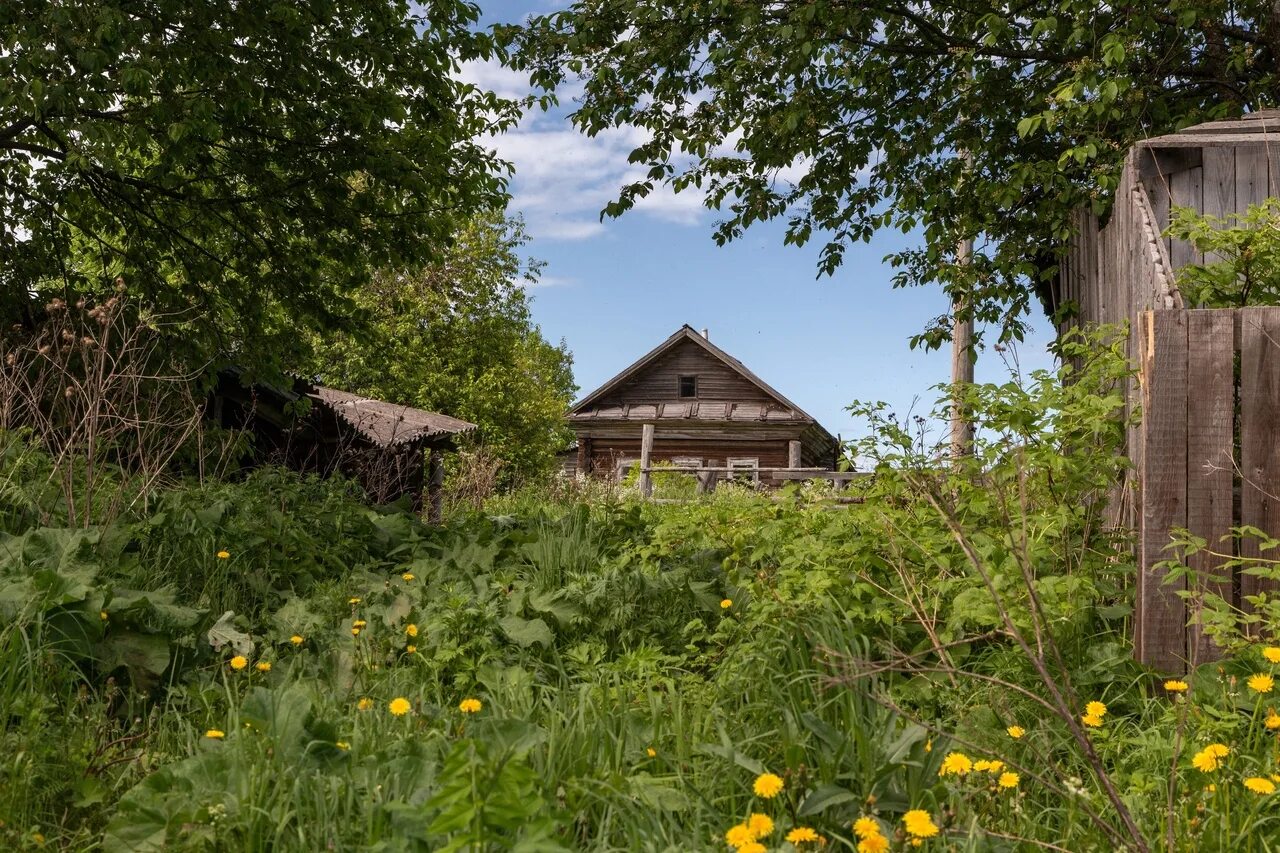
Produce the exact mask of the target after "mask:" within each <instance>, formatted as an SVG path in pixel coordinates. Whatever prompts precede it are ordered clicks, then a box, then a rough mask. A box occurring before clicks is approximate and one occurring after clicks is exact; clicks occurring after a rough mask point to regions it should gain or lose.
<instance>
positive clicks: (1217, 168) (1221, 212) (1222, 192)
mask: <svg viewBox="0 0 1280 853" xmlns="http://www.w3.org/2000/svg"><path fill="white" fill-rule="evenodd" d="M1235 210H1236V149H1235V148H1206V149H1205V151H1204V213H1205V214H1207V215H1209V216H1217V217H1219V218H1221V217H1224V216H1226V215H1227V214H1229V213H1234V212H1235ZM1220 259H1221V258H1220V256H1219V255H1218V254H1217V253H1216V252H1209V253H1206V255H1205V259H1204V261H1205V263H1213V262H1215V261H1217V260H1220Z"/></svg>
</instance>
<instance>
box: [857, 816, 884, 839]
mask: <svg viewBox="0 0 1280 853" xmlns="http://www.w3.org/2000/svg"><path fill="white" fill-rule="evenodd" d="M853 834H854V835H856V836H858V837H859V838H866V837H867V836H868V835H879V834H880V821H878V820H876V819H875V818H873V817H860V818H858V819H857V820H855V821H854V822H853Z"/></svg>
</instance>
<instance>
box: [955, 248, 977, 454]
mask: <svg viewBox="0 0 1280 853" xmlns="http://www.w3.org/2000/svg"><path fill="white" fill-rule="evenodd" d="M972 261H973V240H971V239H965V240H961V241H960V245H959V246H957V247H956V262H957V263H958V264H959V265H961V266H968V265H969V264H970V263H972ZM961 315H963V317H962V316H961ZM972 384H973V314H972V313H969V311H968V306H967V305H966V304H965V300H964V297H962V296H957V297H956V298H955V299H954V300H953V301H952V303H951V387H952V392H951V393H952V397H951V457H952V458H953V459H960V458H962V457H964V456H968V455H969V454H970V453H972V452H973V421H972V420H970V419H969V413H968V412H967V411H966V410H965V407H964V405H963V402H962V396H961V395H962V394H963V391H964V387H965V386H966V385H972Z"/></svg>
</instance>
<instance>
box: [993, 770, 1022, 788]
mask: <svg viewBox="0 0 1280 853" xmlns="http://www.w3.org/2000/svg"><path fill="white" fill-rule="evenodd" d="M996 781H997V784H998V785H999V786H1000V787H1001V788H1016V787H1018V782H1019V781H1021V777H1020V776H1019V775H1018V774H1017V773H1010V772H1008V771H1005V772H1004V773H1001V774H1000V778H999V779H998V780H996Z"/></svg>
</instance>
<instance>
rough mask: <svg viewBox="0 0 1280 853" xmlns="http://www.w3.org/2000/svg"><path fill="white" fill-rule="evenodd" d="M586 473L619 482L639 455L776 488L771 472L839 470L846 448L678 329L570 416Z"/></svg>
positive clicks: (703, 336)
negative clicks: (647, 436)
mask: <svg viewBox="0 0 1280 853" xmlns="http://www.w3.org/2000/svg"><path fill="white" fill-rule="evenodd" d="M568 421H569V425H570V427H572V429H573V431H574V433H575V434H576V436H577V444H578V454H577V459H576V463H575V465H574V468H575V470H576V471H577V472H578V473H579V474H580V475H590V476H596V477H620V476H622V475H623V474H624V473H625V472H626V471H627V470H628V469H629V468H630V467H631V466H633V465H637V464H639V463H640V461H641V457H642V448H641V444H642V436H643V433H644V430H643V427H644V425H646V424H647V425H650V426H651V427H652V435H653V444H652V450H651V457H650V459H651V461H652V462H655V463H668V464H670V465H672V466H675V467H681V468H693V469H708V468H710V469H715V468H724V469H732V470H734V471H739V470H740V471H742V472H743V475H744V476H749V477H751V478H753V479H757V480H764V481H766V482H773V481H776V480H778V477H776V476H773V473H772V469H787V468H790V469H800V468H813V469H821V470H832V469H833V468H834V467H835V463H836V457H837V453H838V450H839V442H838V441H837V439H836V438H835V436H833V435H832V434H831V433H829V432H827V430H826V429H824V428H823V427H822V425H821V424H819V423H818V422H817V421H816V420H815V419H814V418H813V417H812V416H810V415H809V414H807V413H805V412H804V410H802V409H801V408H800V407H799V406H797V405H796V404H795V403H793V402H791V401H790V400H788V399H787V398H786V397H784V396H783V395H782V394H781V393H779V392H778V391H777V390H776V389H775V388H773V387H772V386H770V385H769V384H768V383H766V382H765V381H764V380H763V379H761V378H760V377H758V376H756V375H755V374H754V373H752V372H751V371H750V370H748V369H747V367H746V366H745V365H744V364H743V363H742V362H740V361H738V359H736V358H734V357H733V356H731V355H729V354H728V353H727V352H725V351H724V350H722V349H720V348H719V347H718V346H716V345H715V344H713V343H712V342H711V340H710V337H709V335H708V334H707V333H706V331H703V332H702V333H699V332H697V331H695V330H694V329H693V328H691V327H690V326H688V325H684V326H682V327H680V328H679V329H678V330H676V332H675V333H674V334H673V335H671V336H670V337H669V338H667V339H666V340H665V341H663V342H662V343H660V344H659V345H658V346H656V347H654V348H653V349H652V350H650V351H649V352H648V353H646V354H645V355H643V356H641V357H640V359H639V360H637V361H636V362H634V363H633V364H631V365H630V366H628V367H627V368H625V369H624V370H623V371H622V372H620V373H619V374H618V375H617V376H615V377H613V378H612V379H610V380H609V381H608V382H606V383H605V384H604V385H601V386H600V387H599V388H597V389H596V390H595V391H593V392H591V393H590V394H588V395H587V396H586V397H584V398H582V399H581V400H580V401H579V402H578V403H577V404H576V405H574V406H573V408H572V409H570V410H569V414H568Z"/></svg>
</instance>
